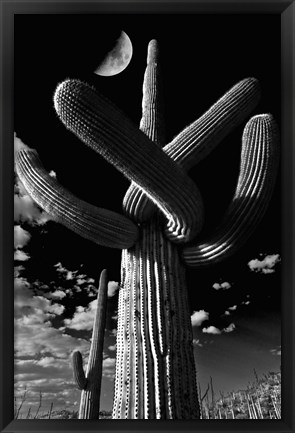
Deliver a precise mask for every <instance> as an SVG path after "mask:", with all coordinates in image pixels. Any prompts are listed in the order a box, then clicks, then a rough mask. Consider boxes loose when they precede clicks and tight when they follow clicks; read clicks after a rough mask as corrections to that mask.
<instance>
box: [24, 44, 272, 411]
mask: <svg viewBox="0 0 295 433" xmlns="http://www.w3.org/2000/svg"><path fill="white" fill-rule="evenodd" d="M259 98H260V88H259V84H258V82H257V80H256V79H254V78H246V79H244V80H242V81H240V82H239V83H237V84H236V85H235V86H234V87H233V88H232V89H230V90H229V91H228V92H227V93H226V94H225V95H224V96H222V97H221V98H220V99H219V100H218V101H217V102H216V103H215V104H214V105H213V106H212V107H211V108H210V109H209V110H208V111H207V112H206V113H205V114H204V115H203V116H201V117H200V118H199V119H198V120H196V121H195V122H194V123H192V124H191V125H189V126H188V127H187V128H185V129H184V130H183V131H182V132H181V133H180V134H179V135H178V136H176V137H175V138H174V139H173V140H172V141H171V142H170V143H168V144H166V140H165V136H164V116H163V112H162V106H163V105H162V100H161V84H160V65H159V50H158V45H157V42H156V41H155V40H153V41H151V42H150V44H149V47H148V57H147V67H146V71H145V75H144V82H143V104H142V120H141V123H140V129H138V128H137V127H136V126H134V125H133V124H132V122H130V120H128V119H127V118H126V117H125V116H124V114H123V113H122V112H121V111H120V110H118V109H117V108H116V107H115V106H114V105H113V104H112V103H110V102H109V101H108V100H107V99H106V98H104V97H102V96H101V95H99V94H98V93H97V92H96V90H95V89H94V88H92V87H90V86H89V85H87V84H86V83H82V82H81V81H79V80H66V81H64V82H63V83H61V84H59V85H58V87H57V89H56V92H55V95H54V104H55V108H56V111H57V113H58V115H59V117H60V119H61V120H62V122H63V123H64V124H65V126H66V127H67V128H68V129H70V130H71V131H72V132H74V134H76V135H77V136H78V137H80V139H81V140H82V141H83V142H84V143H86V144H87V145H88V146H90V147H91V148H93V149H94V150H95V151H97V152H98V153H100V154H101V155H102V156H103V157H104V158H106V159H107V161H109V162H110V163H111V164H113V165H114V166H115V167H116V168H117V169H118V170H120V171H121V172H122V173H123V174H124V175H125V176H126V177H127V178H128V179H130V181H131V185H130V188H129V189H128V191H127V193H126V196H125V198H124V201H123V209H124V212H125V215H126V216H125V217H124V218H127V220H126V219H123V216H117V218H119V220H120V222H121V226H120V227H121V228H120V229H119V228H117V227H116V224H114V225H111V230H112V228H114V231H115V235H114V237H115V239H117V238H118V235H119V238H120V242H119V243H118V242H115V239H114V242H113V245H111V244H112V237H111V235H109V237H108V241H109V244H110V246H113V247H118V248H122V249H123V251H122V264H121V286H120V291H119V306H118V325H117V326H118V329H117V354H116V376H115V392H114V402H113V418H132V419H133V418H139V419H147V418H149V419H151V418H155V419H189V418H199V416H200V410H199V406H198V396H197V387H196V371H195V363H194V353H193V346H192V327H191V320H190V309H189V305H188V299H187V289H186V282H185V265H188V266H192V267H198V266H200V265H204V264H211V263H214V262H216V261H218V260H221V259H223V258H225V257H227V256H228V255H230V254H233V253H234V252H235V251H236V249H237V248H238V247H239V246H240V245H241V244H242V242H244V241H245V239H246V238H247V237H248V236H249V235H250V234H251V232H252V231H253V230H254V228H255V227H256V226H257V224H258V222H259V221H260V219H261V217H262V216H263V214H264V211H265V209H266V205H267V202H268V200H269V198H270V195H271V191H272V189H273V185H274V179H275V174H276V168H277V159H278V158H277V144H278V132H277V127H276V125H275V121H274V119H273V118H272V116H271V115H268V114H263V115H258V116H255V117H253V118H251V119H250V120H249V121H248V123H247V125H246V127H245V130H244V134H243V138H242V154H241V168H240V176H239V180H238V184H237V188H236V193H235V196H234V198H233V200H232V203H231V204H230V206H229V209H228V211H227V213H226V215H225V218H224V221H223V222H222V224H221V226H220V227H219V228H218V229H217V230H216V232H215V233H213V234H212V236H209V238H208V239H203V240H202V238H201V233H200V232H201V229H202V225H203V204H202V199H201V196H200V193H199V191H198V189H197V187H196V185H195V184H194V183H193V182H192V180H191V179H190V178H189V176H188V175H187V174H186V173H185V170H187V169H189V168H191V167H193V166H194V165H195V164H197V163H198V162H199V161H200V160H201V159H203V158H204V157H205V156H206V155H208V153H209V152H210V151H212V149H213V148H214V147H215V146H216V145H217V144H218V143H219V142H220V141H221V140H222V139H223V138H224V137H225V136H226V135H227V134H228V133H229V132H230V131H231V130H232V129H233V128H234V127H235V126H236V125H238V124H240V123H241V122H242V121H243V120H245V119H246V118H247V117H248V115H249V114H250V112H251V111H252V110H253V108H254V107H255V105H256V104H257V102H258V100H259ZM35 158H36V157H35V155H33V156H32V151H28V150H22V151H21V152H20V153H19V154H18V155H17V157H16V164H17V170H18V173H19V175H20V177H21V179H22V180H23V182H24V183H25V186H26V188H27V189H28V191H30V192H31V193H32V196H33V197H34V199H35V200H36V201H37V202H38V203H39V204H40V205H41V206H43V207H45V206H46V203H47V202H46V203H44V198H45V197H48V198H49V199H50V200H49V202H50V206H49V209H46V210H47V211H49V212H51V213H53V214H54V215H55V216H56V217H57V218H60V217H61V214H62V219H61V220H60V221H61V222H62V223H64V224H65V225H67V226H68V227H70V228H71V224H69V222H71V221H72V217H74V215H75V213H76V214H77V215H83V216H84V206H85V205H84V203H83V202H78V201H77V199H73V198H71V196H70V195H69V194H68V193H66V192H65V191H63V196H61V194H60V193H59V191H60V190H59V188H60V187H59V186H57V185H56V184H54V188H55V189H54V193H52V192H51V189H50V188H48V184H47V182H48V178H46V176H45V174H44V173H43V172H42V171H40V170H41V168H40V166H39V165H38V163H36V161H35ZM36 165H37V168H36ZM44 178H45V179H46V181H45V180H44ZM51 182H53V180H51ZM72 200H73V203H72V207H71V216H69V215H68V214H66V215H64V214H63V209H64V208H67V207H68V205H69V202H72ZM75 200H76V201H75ZM85 209H87V211H88V215H89V221H91V224H90V226H91V230H92V228H93V231H94V232H95V233H96V234H97V236H96V237H95V238H93V240H94V241H96V242H100V239H99V235H98V233H99V232H100V226H101V230H102V232H103V233H104V232H105V230H106V226H105V223H104V220H102V221H101V220H99V219H98V217H97V216H96V213H97V212H98V211H97V210H96V209H95V208H88V207H87V206H85ZM131 220H133V221H134V223H132V221H131ZM77 224H78V228H77V230H78V229H79V230H80V232H79V233H80V234H82V235H84V236H86V237H88V238H90V237H91V236H89V235H88V232H87V233H86V234H85V232H83V230H84V228H82V227H81V226H82V225H81V224H79V223H77ZM135 224H137V226H136V225H135ZM137 230H138V232H137ZM127 233H130V243H128V245H127ZM120 243H121V245H120ZM124 243H125V245H124V246H122V244H124Z"/></svg>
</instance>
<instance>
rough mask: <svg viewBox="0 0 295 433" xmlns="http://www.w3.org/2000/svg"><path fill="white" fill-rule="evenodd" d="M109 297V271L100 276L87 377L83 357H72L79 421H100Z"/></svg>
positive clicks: (74, 355) (76, 353) (77, 355)
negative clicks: (79, 394) (79, 398)
mask: <svg viewBox="0 0 295 433" xmlns="http://www.w3.org/2000/svg"><path fill="white" fill-rule="evenodd" d="M107 295H108V282H107V271H106V269H104V270H103V271H102V272H101V275H100V281H99V289H98V294H97V308H96V313H95V318H94V324H93V331H92V340H91V347H90V353H89V359H88V364H87V370H86V375H85V373H84V370H83V365H82V364H83V362H82V355H81V353H80V352H79V351H75V352H74V353H73V355H72V364H73V370H74V378H75V382H76V384H77V386H78V388H79V389H81V390H82V393H81V401H80V409H79V419H98V418H99V403H100V389H101V378H102V362H103V341H104V333H105V323H106V307H107Z"/></svg>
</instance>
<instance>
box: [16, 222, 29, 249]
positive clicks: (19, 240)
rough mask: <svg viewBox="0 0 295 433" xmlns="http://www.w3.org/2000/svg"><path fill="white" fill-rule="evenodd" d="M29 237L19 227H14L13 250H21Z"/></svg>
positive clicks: (27, 233)
mask: <svg viewBox="0 0 295 433" xmlns="http://www.w3.org/2000/svg"><path fill="white" fill-rule="evenodd" d="M30 239H31V235H30V233H29V232H27V231H26V230H24V229H23V228H22V227H21V226H20V225H16V226H14V248H23V247H24V246H25V245H27V243H28V242H29V240H30Z"/></svg>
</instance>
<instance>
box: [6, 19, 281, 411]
mask: <svg viewBox="0 0 295 433" xmlns="http://www.w3.org/2000/svg"><path fill="white" fill-rule="evenodd" d="M122 29H123V30H124V31H125V32H126V33H127V34H128V35H129V37H130V39H131V41H132V44H133V57H132V60H131V62H130V64H129V66H128V67H127V69H126V70H125V71H123V72H122V73H120V74H119V75H117V76H113V77H100V76H97V75H96V74H94V73H93V71H94V70H95V68H96V67H97V66H98V64H99V62H100V60H101V59H102V58H103V56H104V54H105V53H106V52H108V50H109V49H110V47H111V45H112V43H113V41H114V40H115V39H116V38H117V36H118V34H119V33H120V31H121V30H122ZM154 38H155V39H157V40H158V42H159V45H160V50H161V66H162V74H163V85H164V96H165V116H166V130H167V140H168V141H170V140H171V139H172V138H173V137H174V136H175V135H176V134H177V133H178V132H180V131H181V130H182V129H183V128H184V127H185V126H187V125H188V124H190V123H191V122H193V121H194V120H195V119H197V118H198V117H199V116H200V115H202V114H203V112H204V111H206V110H207V109H208V108H209V107H210V106H211V105H212V104H213V103H214V102H215V101H216V100H217V99H218V98H220V97H221V96H222V95H223V94H224V93H225V92H226V91H227V90H228V89H229V88H230V87H232V86H233V85H234V84H235V83H237V82H238V81H240V80H241V79H243V78H246V77H248V76H254V77H256V78H258V79H259V80H260V83H261V87H262V99H261V102H260V103H259V105H258V106H257V107H256V109H255V111H254V112H253V115H254V114H259V113H268V112H270V113H272V114H273V115H274V116H275V118H276V120H277V122H278V123H280V21H279V17H278V16H276V15H263V16H261V15H258V16H255V15H194V14H191V15H173V14H170V15H165V14H162V15H149V14H146V15H112V14H110V15H76V16H75V15H19V16H16V18H15V61H14V65H15V71H14V72H15V87H14V94H15V109H14V112H15V128H14V129H15V132H16V135H17V137H18V138H20V139H21V140H22V141H23V142H24V143H25V144H26V145H28V146H29V147H32V148H35V149H37V150H38V152H39V155H40V157H41V160H42V162H43V164H44V166H45V167H46V168H47V169H48V171H50V170H54V171H55V172H56V174H57V179H58V181H59V182H60V183H61V184H62V185H63V186H65V187H66V188H68V189H69V190H70V191H71V192H72V193H74V194H75V195H77V196H79V197H80V198H82V199H83V200H85V201H88V202H90V203H92V204H94V205H96V206H99V207H105V208H107V209H111V210H114V211H117V212H121V204H122V199H123V197H124V193H125V191H126V189H127V188H128V185H129V181H128V180H127V179H126V178H124V177H123V175H121V174H120V173H119V172H117V171H116V170H115V169H114V168H113V167H112V166H110V165H109V164H108V163H107V162H106V161H104V160H103V159H102V158H101V157H100V156H99V155H97V154H95V153H94V152H93V151H92V150H91V149H89V148H87V147H86V146H85V145H83V144H82V143H81V142H80V141H79V140H78V139H77V138H76V137H75V136H74V135H73V134H72V133H71V132H69V131H68V130H66V129H65V127H64V126H63V125H62V123H61V122H60V121H59V119H58V117H57V115H56V113H55V110H54V107H53V93H54V90H55V88H56V85H57V84H58V83H59V82H61V81H63V80H64V79H66V78H79V79H82V80H84V81H87V82H88V83H90V84H92V85H94V86H95V87H96V88H97V89H98V91H99V92H101V93H103V94H104V95H105V96H107V98H108V99H110V100H112V101H113V102H115V103H116V105H117V106H118V107H119V108H121V109H122V110H123V111H124V112H125V114H126V115H127V116H128V117H129V118H131V119H132V120H133V121H134V123H136V124H139V121H140V117H141V97H142V80H143V74H144V70H145V65H146V49H147V44H148V42H149V41H150V40H151V39H154ZM242 131H243V126H241V127H239V128H237V129H236V130H235V131H234V132H233V133H231V134H230V135H229V136H228V137H227V138H226V139H225V140H223V142H222V143H221V144H220V145H219V147H218V148H217V149H216V150H214V152H213V153H212V154H211V155H210V156H209V157H207V158H206V159H205V160H204V161H203V162H201V163H200V164H199V165H198V167H197V168H196V169H192V170H191V171H190V173H189V174H190V175H191V177H192V178H193V179H194V180H195V182H196V184H197V185H198V187H199V189H200V191H201V194H202V196H203V199H204V203H205V212H206V225H205V228H204V230H205V231H208V232H209V231H210V230H211V229H212V227H214V225H215V224H216V223H218V221H219V219H220V218H221V216H222V214H223V212H224V210H225V209H226V207H227V205H228V203H229V200H230V199H231V196H232V194H233V192H234V188H235V183H236V181H237V176H238V169H239V154H240V144H241V136H242ZM278 180H279V177H278ZM280 209H281V207H280V184H279V182H277V186H276V189H275V192H274V195H273V199H272V201H271V204H270V206H269V209H268V212H267V214H266V215H265V218H264V219H263V221H262V222H261V223H260V225H259V227H258V228H257V230H256V232H255V234H254V235H253V236H252V237H251V239H250V240H249V241H248V243H247V244H246V245H245V247H244V248H243V249H241V251H240V252H239V253H238V254H236V255H235V256H234V257H233V258H231V259H228V260H227V261H225V262H223V263H221V264H220V265H217V266H215V267H212V268H210V269H202V270H188V273H187V276H188V289H189V297H190V304H191V313H193V312H194V311H201V310H204V311H205V312H208V313H209V319H208V320H206V321H204V322H203V323H202V326H199V327H194V328H193V330H194V337H195V339H196V341H197V340H198V342H197V343H196V360H197V370H198V371H199V378H200V382H201V385H202V388H205V386H206V384H207V382H208V380H209V377H210V376H212V377H213V380H214V382H215V384H216V387H217V388H218V389H221V390H225V391H230V390H232V389H238V388H239V387H243V386H246V385H247V383H248V381H249V380H252V379H253V378H252V373H253V368H256V370H257V371H258V373H263V372H267V371H269V370H278V369H279V366H280V356H279V355H277V353H279V350H280V296H281V293H280V288H281V287H280V269H279V268H280V264H279V260H278V259H276V257H277V256H276V255H280V251H281V245H280V243H281V234H280ZM15 223H16V224H17V225H21V227H22V228H23V229H24V230H25V231H26V232H28V233H29V234H30V240H29V241H28V242H27V243H26V244H25V245H24V246H23V248H22V251H24V252H26V254H27V256H28V257H29V259H27V260H25V261H24V260H21V261H17V262H16V265H17V266H20V265H21V266H22V267H23V268H22V269H21V270H20V271H18V278H22V281H26V282H28V283H29V285H30V290H31V292H32V293H33V289H32V288H33V287H35V292H34V293H35V294H36V293H37V292H36V290H37V291H38V295H39V296H43V295H42V284H43V286H44V285H45V286H46V287H45V288H43V290H44V294H45V295H46V296H47V295H48V298H47V299H51V302H53V300H52V299H53V298H52V297H51V298H50V295H49V294H50V293H52V292H53V291H54V290H56V289H57V288H58V287H62V288H63V289H66V288H70V286H71V285H72V284H73V281H74V279H66V275H68V274H67V273H66V271H64V272H62V268H64V269H66V270H68V271H76V270H78V269H79V272H78V273H77V274H76V276H75V278H76V277H77V275H78V274H79V273H80V274H83V275H85V274H86V275H87V276H88V277H89V278H94V279H97V278H98V276H99V273H100V271H101V270H102V269H103V268H105V267H106V268H107V269H108V271H109V279H110V280H111V281H119V278H120V251H118V250H114V249H107V248H102V247H99V246H97V245H94V244H92V243H91V242H90V241H86V240H83V239H81V238H79V237H78V236H77V235H75V234H73V233H71V232H70V231H69V230H67V229H65V228H63V227H62V226H60V225H58V224H56V223H54V222H52V221H49V222H47V223H46V224H44V225H40V224H35V225H32V222H30V223H29V222H28V221H25V220H24V219H23V220H20V219H16V221H15ZM266 256H270V259H269V260H270V261H271V264H270V265H269V267H267V265H265V262H263V263H264V265H263V264H261V267H260V271H259V269H258V268H257V267H256V271H253V270H252V271H251V269H250V267H249V266H248V262H249V261H250V260H253V259H259V260H260V261H263V260H264V259H265V257H266ZM58 263H61V266H60V267H59V268H58V267H57V266H55V267H54V265H56V264H58ZM82 264H83V266H81V265H82ZM57 269H59V271H57ZM263 269H264V271H263ZM265 270H266V271H265ZM267 270H269V272H268V271H267ZM258 271H259V272H258ZM222 282H228V283H229V284H230V287H229V288H226V289H225V288H223V289H222V288H221V289H219V290H217V289H216V288H215V289H214V288H213V285H214V284H215V283H219V284H221V283H222ZM85 284H86V283H85ZM82 286H83V284H82ZM82 286H81V287H82ZM93 299H95V298H93V297H92V298H89V296H88V295H87V294H86V295H85V293H84V292H83V290H82V291H76V292H75V296H72V297H70V296H68V295H67V296H65V297H63V298H60V299H58V304H59V305H63V306H64V307H65V309H64V311H63V313H62V314H56V315H55V317H51V319H50V320H51V326H52V327H53V328H55V329H56V330H58V328H60V327H63V326H64V323H63V320H64V319H65V318H68V319H71V318H72V317H73V314H74V312H75V308H76V307H77V306H83V307H85V308H87V306H88V303H89V302H91V301H93ZM116 300H117V296H116V295H115V296H113V297H112V298H110V303H109V310H110V311H109V320H108V325H107V328H108V332H109V333H108V334H107V337H106V341H107V342H106V344H108V345H109V346H110V345H114V342H115V340H114V337H113V336H112V335H111V330H112V329H113V328H115V322H114V319H111V317H112V316H114V315H115V310H116ZM233 306H237V307H236V309H234V308H233V309H232V310H228V308H229V307H233ZM225 311H228V312H230V314H227V315H224V312H225ZM20 317H21V318H23V317H24V312H23V310H22V312H21V313H20ZM232 323H234V325H235V329H234V330H232V332H221V334H220V335H216V334H212V333H204V332H202V329H203V328H207V329H208V327H210V326H214V327H215V328H218V329H219V330H224V329H226V328H227V327H228V326H230V325H231V324H232ZM32 329H33V328H32ZM32 329H31V331H32ZM32 332H33V331H32ZM59 332H61V333H62V332H66V333H68V335H71V336H72V337H73V338H78V337H79V338H82V339H83V338H86V337H87V338H89V335H88V334H89V331H87V332H86V331H85V329H84V330H81V329H80V330H78V331H77V330H73V329H60V330H59ZM26 335H29V334H26ZM21 338H23V337H20V339H21ZM201 345H202V346H201ZM51 347H53V346H51ZM83 347H84V346H83ZM85 347H86V346H85ZM69 348H70V346H69ZM71 348H72V346H71ZM34 350H35V352H34ZM42 350H43V352H42V351H40V348H38V346H37V343H36V347H35V349H31V351H28V352H27V353H21V352H18V355H17V372H18V373H19V374H20V376H18V377H17V383H19V384H21V385H23V384H24V383H25V382H27V383H28V382H29V381H30V380H31V379H30V376H26V374H30V373H32V372H33V371H35V374H36V381H35V382H34V383H33V382H31V389H32V390H33V391H32V402H34V401H35V400H34V398H35V397H34V392H37V390H39V389H40V387H41V388H42V391H44V392H46V389H45V388H46V386H47V385H48V388H50V386H52V387H53V388H52V389H54V390H55V391H54V392H55V393H56V395H58V396H59V393H60V392H61V391H60V389H61V388H58V387H57V388H54V386H53V385H52V384H49V382H48V383H47V385H46V384H44V382H38V380H39V381H40V380H41V379H42V374H44V373H45V369H46V368H53V370H52V372H51V373H50V377H51V378H52V377H54V376H53V375H54V374H57V373H56V372H57V369H56V365H57V364H58V363H59V365H60V366H62V368H63V369H64V370H63V371H65V370H66V369H67V370H68V373H67V380H68V382H67V383H70V381H71V374H70V373H71V372H70V367H68V366H67V364H66V353H62V354H61V355H60V356H59V357H58V355H56V354H54V353H53V349H52V351H50V350H49V346H48V348H47V349H46V348H45V349H44V348H43V349H42ZM44 357H45V358H46V357H47V358H46V359H47V361H46V362H47V364H46V362H45V361H44V362H43V364H42V359H43V358H44ZM55 357H57V358H58V359H57V360H55V361H54V358H55ZM112 357H114V352H113V351H112V350H108V349H106V359H111V358H112ZM40 360H41V361H40ZM54 362H55V365H54ZM107 362H108V361H106V364H107ZM109 362H110V364H109V365H110V366H111V364H112V362H111V361H109ZM38 363H39V364H38ZM37 364H38V366H37V367H36V365H37ZM45 364H46V365H45ZM112 366H113V365H112ZM62 368H60V369H59V372H60V371H61V370H62ZM38 369H40V372H39V373H38V374H39V376H38V374H37V373H36V372H37V370H38ZM42 369H43V370H42ZM54 369H55V370H54ZM38 371H39V370H38ZM46 371H47V373H46V374H49V370H46ZM22 375H23V376H22ZM37 376H38V377H37ZM46 377H47V376H46ZM110 377H111V373H110V375H109V377H108V376H107V375H106V377H105V379H104V385H103V398H104V401H103V402H102V408H110V401H111V392H112V383H111V379H110ZM61 380H62V379H61ZM28 386H29V385H28ZM56 386H57V385H56ZM58 386H59V385H58ZM19 389H21V388H19ZM50 389H51V388H50ZM69 389H71V386H69ZM71 392H72V391H71ZM70 394H71V393H69V394H68V397H66V394H64V395H61V396H59V397H58V398H60V400H59V401H58V400H56V403H55V406H56V407H58V406H59V405H60V406H62V405H66V406H68V407H72V406H73V402H74V400H73V398H74V397H73V395H75V399H76V400H79V392H76V393H74V392H72V395H71V396H70V397H69V395H70ZM52 399H53V397H52V395H51V394H50V392H49V391H48V395H47V396H45V402H49V401H51V400H52ZM62 399H63V400H62ZM66 402H68V403H66Z"/></svg>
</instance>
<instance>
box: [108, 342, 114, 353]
mask: <svg viewBox="0 0 295 433" xmlns="http://www.w3.org/2000/svg"><path fill="white" fill-rule="evenodd" d="M108 349H109V350H110V351H111V352H113V351H115V350H116V345H115V344H114V345H113V346H109V347H108Z"/></svg>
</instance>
